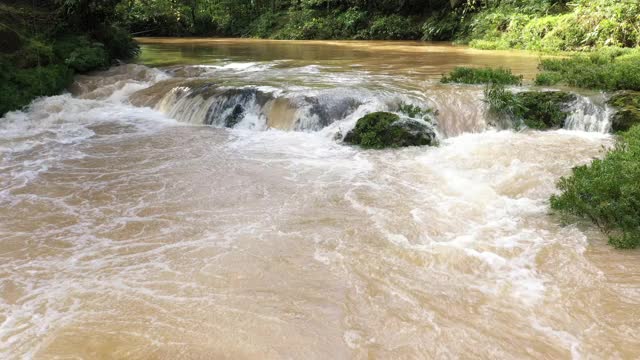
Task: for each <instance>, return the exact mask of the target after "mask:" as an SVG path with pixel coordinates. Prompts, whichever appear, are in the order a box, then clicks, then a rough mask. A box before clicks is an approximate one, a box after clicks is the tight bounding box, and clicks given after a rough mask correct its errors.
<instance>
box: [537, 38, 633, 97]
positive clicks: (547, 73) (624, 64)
mask: <svg viewBox="0 0 640 360" xmlns="http://www.w3.org/2000/svg"><path fill="white" fill-rule="evenodd" d="M540 68H541V70H542V72H541V73H540V74H538V76H537V77H536V84H537V85H557V84H565V85H569V86H573V87H580V88H586V89H595V90H608V91H615V90H636V91H640V50H630V49H619V48H615V49H608V50H602V51H599V52H597V53H591V54H589V55H577V56H573V57H571V58H566V59H544V60H542V62H541V64H540Z"/></svg>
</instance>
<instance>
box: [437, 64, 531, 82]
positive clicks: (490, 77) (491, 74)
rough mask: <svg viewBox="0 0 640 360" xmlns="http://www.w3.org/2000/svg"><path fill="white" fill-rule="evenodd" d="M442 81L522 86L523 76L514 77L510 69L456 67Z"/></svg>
mask: <svg viewBox="0 0 640 360" xmlns="http://www.w3.org/2000/svg"><path fill="white" fill-rule="evenodd" d="M440 81H441V82H442V83H461V84H500V85H520V84H522V76H516V75H513V74H512V73H511V70H510V69H504V68H497V69H492V68H469V67H456V68H455V69H453V71H451V72H450V73H449V75H448V76H446V75H445V76H443V77H442V79H441V80H440Z"/></svg>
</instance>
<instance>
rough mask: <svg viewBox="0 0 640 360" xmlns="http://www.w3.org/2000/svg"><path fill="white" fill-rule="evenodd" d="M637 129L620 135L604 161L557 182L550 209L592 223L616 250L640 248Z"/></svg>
mask: <svg viewBox="0 0 640 360" xmlns="http://www.w3.org/2000/svg"><path fill="white" fill-rule="evenodd" d="M638 164H640V126H634V127H632V128H631V129H630V130H629V131H628V132H626V133H623V134H622V137H621V138H620V139H619V141H618V143H617V145H616V147H615V149H613V150H612V151H610V152H609V153H608V154H607V155H606V156H605V158H604V159H602V160H594V161H593V162H592V163H591V164H590V165H584V166H579V167H576V168H574V169H573V171H572V174H571V176H568V177H564V178H562V179H560V181H559V182H558V189H559V190H560V191H561V193H560V194H558V195H554V196H552V197H551V208H552V209H554V210H556V211H558V212H559V213H560V214H562V215H563V216H565V217H569V216H578V217H583V218H586V219H589V220H591V221H592V222H593V223H595V224H596V225H597V226H598V227H599V228H600V229H601V230H602V231H604V232H605V233H606V234H608V235H609V243H610V244H612V245H613V246H615V247H617V248H624V249H630V248H637V247H639V246H640V186H638V184H640V166H639V165H638Z"/></svg>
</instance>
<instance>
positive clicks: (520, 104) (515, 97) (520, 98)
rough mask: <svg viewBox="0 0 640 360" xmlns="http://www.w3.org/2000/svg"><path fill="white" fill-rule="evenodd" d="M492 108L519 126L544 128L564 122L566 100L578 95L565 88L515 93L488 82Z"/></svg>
mask: <svg viewBox="0 0 640 360" xmlns="http://www.w3.org/2000/svg"><path fill="white" fill-rule="evenodd" d="M484 96H485V101H486V102H487V104H489V111H490V113H492V114H493V115H495V116H503V117H506V118H508V119H510V120H511V121H512V122H513V123H514V125H515V127H516V128H519V127H520V126H521V125H523V124H524V125H526V126H527V127H528V128H531V129H537V130H545V129H553V128H555V129H557V128H561V127H563V126H564V121H565V120H566V118H567V116H568V113H567V112H566V110H567V104H569V103H571V102H572V101H575V100H576V96H575V95H573V94H570V93H566V92H563V91H525V92H520V93H513V92H511V91H509V90H507V89H505V88H504V86H502V85H488V86H487V87H486V88H485V92H484Z"/></svg>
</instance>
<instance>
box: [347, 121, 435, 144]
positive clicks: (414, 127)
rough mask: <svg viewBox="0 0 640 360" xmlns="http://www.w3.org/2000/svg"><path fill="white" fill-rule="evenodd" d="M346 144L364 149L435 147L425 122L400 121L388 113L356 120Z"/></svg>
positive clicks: (431, 132) (432, 136)
mask: <svg viewBox="0 0 640 360" xmlns="http://www.w3.org/2000/svg"><path fill="white" fill-rule="evenodd" d="M344 141H345V142H346V143H350V144H354V145H360V146H362V147H363V148H366V149H384V148H398V147H405V146H423V145H436V143H437V142H436V134H435V132H434V131H433V129H431V127H429V126H428V125H427V123H425V122H421V121H418V120H414V119H401V118H400V117H399V116H398V115H396V114H392V113H388V112H375V113H371V114H368V115H366V116H364V117H362V118H360V119H359V120H358V122H357V123H356V127H355V128H354V129H353V130H351V131H350V132H349V133H347V135H346V136H345V138H344Z"/></svg>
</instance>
